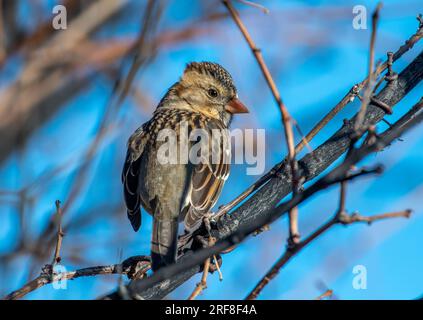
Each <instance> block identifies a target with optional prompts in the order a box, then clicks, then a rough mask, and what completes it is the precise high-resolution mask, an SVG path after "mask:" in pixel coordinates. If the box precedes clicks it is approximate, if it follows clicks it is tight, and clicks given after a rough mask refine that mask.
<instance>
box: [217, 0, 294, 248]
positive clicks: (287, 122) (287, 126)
mask: <svg viewBox="0 0 423 320" xmlns="http://www.w3.org/2000/svg"><path fill="white" fill-rule="evenodd" d="M223 4H224V5H225V6H226V8H227V9H228V10H229V13H230V14H231V16H232V18H233V20H234V21H235V23H236V25H237V26H238V28H239V30H240V31H241V33H242V35H243V36H244V38H245V40H246V41H247V43H248V46H249V47H250V49H251V51H252V53H253V55H254V57H255V59H256V61H257V63H258V64H259V66H260V69H261V71H262V73H263V76H264V78H265V80H266V82H267V84H268V86H269V88H270V90H271V92H272V94H273V97H274V99H275V101H276V103H277V105H278V106H279V110H280V112H281V114H282V122H283V127H284V134H285V140H286V143H287V147H288V160H289V163H290V167H291V179H292V190H293V191H294V192H295V190H297V189H298V179H297V174H296V172H297V170H296V167H297V163H296V161H295V143H294V133H293V131H292V122H291V115H290V114H289V112H288V109H287V108H286V106H285V104H284V102H283V101H282V97H281V94H280V92H279V90H278V88H277V86H276V83H275V81H274V80H273V77H272V75H271V73H270V71H269V68H268V67H267V65H266V62H265V61H264V58H263V55H262V52H261V50H260V49H259V48H258V47H257V46H256V44H255V43H254V41H253V39H252V37H251V35H250V33H249V32H248V30H247V28H246V27H245V25H244V23H243V22H242V20H241V17H240V16H239V14H238V12H237V11H236V10H235V8H234V7H233V6H232V3H231V1H230V0H223ZM289 217H290V219H289V221H290V228H289V230H290V236H289V241H290V242H294V243H295V242H297V241H298V239H299V232H298V209H297V208H295V207H294V208H292V209H291V211H290V213H289Z"/></svg>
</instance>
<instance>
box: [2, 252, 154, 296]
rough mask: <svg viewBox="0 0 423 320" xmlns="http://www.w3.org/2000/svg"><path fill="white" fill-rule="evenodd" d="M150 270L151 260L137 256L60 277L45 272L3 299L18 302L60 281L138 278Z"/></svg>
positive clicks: (47, 267)
mask: <svg viewBox="0 0 423 320" xmlns="http://www.w3.org/2000/svg"><path fill="white" fill-rule="evenodd" d="M44 269H45V271H47V270H48V271H49V270H50V269H51V266H49V265H47V266H46V268H44ZM149 269H150V262H149V258H148V257H145V256H136V257H131V258H129V259H126V260H125V261H123V262H122V263H120V264H112V265H106V266H96V267H89V268H84V269H79V270H75V271H69V272H63V273H61V274H60V277H51V274H50V272H44V270H43V272H42V273H41V274H40V275H39V276H38V277H37V278H35V279H34V280H32V281H30V282H28V283H27V284H25V285H24V286H23V287H22V288H20V289H18V290H16V291H13V292H12V293H10V294H8V295H7V296H6V297H4V298H3V299H5V300H16V299H20V298H22V297H24V296H25V295H27V294H28V293H30V292H32V291H34V290H36V289H38V288H41V287H43V286H45V285H47V284H49V283H53V282H56V281H58V280H60V281H63V280H74V279H76V278H80V277H89V276H98V275H108V274H125V275H127V276H128V277H129V278H131V279H132V278H133V277H134V275H137V278H138V277H139V276H140V274H141V273H146V272H147V271H148V270H149Z"/></svg>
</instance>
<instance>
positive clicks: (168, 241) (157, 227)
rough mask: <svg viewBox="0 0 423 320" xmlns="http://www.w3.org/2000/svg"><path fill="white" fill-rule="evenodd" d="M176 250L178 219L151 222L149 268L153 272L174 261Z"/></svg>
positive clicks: (155, 219)
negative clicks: (151, 234)
mask: <svg viewBox="0 0 423 320" xmlns="http://www.w3.org/2000/svg"><path fill="white" fill-rule="evenodd" d="M177 249H178V219H177V218H176V219H157V218H154V222H153V236H152V240H151V261H152V265H151V268H152V269H153V271H156V270H158V269H159V268H161V267H163V266H166V265H169V264H172V263H174V262H175V261H176V254H177Z"/></svg>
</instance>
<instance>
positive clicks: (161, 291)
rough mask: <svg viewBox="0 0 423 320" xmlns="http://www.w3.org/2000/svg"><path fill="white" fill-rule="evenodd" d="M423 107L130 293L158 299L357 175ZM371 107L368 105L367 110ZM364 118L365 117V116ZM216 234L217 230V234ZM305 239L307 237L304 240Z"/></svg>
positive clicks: (134, 284) (415, 119)
mask: <svg viewBox="0 0 423 320" xmlns="http://www.w3.org/2000/svg"><path fill="white" fill-rule="evenodd" d="M422 106H423V99H422V100H421V101H420V102H419V103H418V104H417V105H416V106H414V107H413V108H412V109H411V110H410V111H409V112H408V113H407V114H406V115H404V116H403V117H402V118H401V119H400V120H398V122H397V123H395V124H394V125H393V126H392V127H391V128H390V129H388V130H387V131H386V132H385V133H384V134H382V135H380V137H379V138H378V139H377V141H376V142H374V143H373V144H371V145H367V144H365V145H363V146H362V147H360V148H359V149H357V150H353V151H352V152H351V153H350V155H349V156H348V158H347V159H345V161H344V162H343V163H342V164H340V165H339V166H337V167H336V168H335V169H333V170H332V171H331V172H330V173H328V174H327V175H326V176H324V177H323V178H321V179H319V180H318V181H317V182H315V183H314V184H313V185H311V186H310V187H309V188H307V189H306V190H304V191H303V192H301V193H298V194H296V195H294V197H293V198H292V199H291V200H289V201H286V202H284V203H282V204H280V205H279V206H277V207H276V208H275V209H273V210H272V209H270V210H269V212H266V211H264V212H263V211H262V214H261V215H259V216H256V219H255V220H254V221H252V222H250V223H249V224H246V223H243V224H240V225H239V227H238V228H236V229H235V231H233V232H231V233H230V234H228V235H227V236H223V237H221V238H220V239H222V240H220V241H218V242H217V243H216V245H215V246H213V247H210V248H207V249H202V250H199V251H197V252H195V253H193V254H187V255H185V256H183V257H182V259H180V260H179V261H178V262H177V263H176V264H174V265H171V266H169V267H166V268H163V269H160V270H159V271H157V272H156V273H155V274H154V275H153V276H151V277H150V278H147V279H144V280H142V281H134V282H132V283H131V284H129V286H128V289H129V292H131V296H132V297H135V298H143V299H149V298H150V299H151V298H154V299H160V298H163V297H164V296H166V295H167V294H168V293H169V292H171V291H172V290H173V289H174V288H176V287H177V286H179V285H180V284H181V283H182V282H181V281H186V280H187V279H188V278H190V277H191V276H192V275H193V274H194V273H196V272H198V271H199V269H200V267H199V264H200V263H202V262H203V261H204V260H205V259H207V258H208V257H210V256H212V255H215V254H218V253H220V252H222V251H224V250H226V249H227V248H229V247H231V246H233V245H234V244H237V243H239V242H240V241H242V240H243V239H244V238H245V237H246V236H248V235H250V234H252V233H253V232H254V231H255V230H257V229H259V228H260V227H262V226H264V225H266V224H268V223H271V222H273V221H275V220H276V219H278V218H280V217H281V216H282V215H283V214H284V213H286V212H287V211H289V210H290V209H291V208H293V207H295V206H297V205H298V204H300V203H301V202H303V201H305V200H306V199H308V198H310V197H311V196H312V195H313V194H315V193H316V192H318V191H320V190H323V189H325V188H327V187H328V186H330V185H332V184H335V183H339V182H342V181H345V180H346V179H351V178H352V177H357V176H358V175H348V176H347V175H346V173H347V172H348V171H349V170H350V168H351V166H352V165H354V164H356V163H357V162H359V161H361V160H362V159H363V158H365V157H366V156H368V155H369V154H370V153H372V152H376V151H380V150H381V149H382V148H384V147H385V146H387V145H389V144H390V143H391V142H392V141H394V140H395V139H397V138H398V137H400V136H401V135H402V134H403V133H404V132H405V131H406V130H408V129H410V128H412V127H413V126H414V125H417V124H418V123H420V122H421V121H422V120H423V113H422V112H421V110H422ZM369 107H371V106H369ZM371 110H372V109H371V108H369V111H371ZM366 121H367V118H366ZM371 172H372V171H371V170H370V171H363V172H362V174H367V173H371ZM217 234H218V235H219V233H217ZM305 241H307V240H305ZM107 298H120V296H119V294H118V293H114V294H111V295H109V296H108V297H107Z"/></svg>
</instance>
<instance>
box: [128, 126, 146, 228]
mask: <svg viewBox="0 0 423 320" xmlns="http://www.w3.org/2000/svg"><path fill="white" fill-rule="evenodd" d="M146 140H147V137H146V134H145V131H144V130H143V127H141V128H139V129H138V130H137V131H136V132H135V133H134V134H133V135H132V136H131V138H130V139H129V143H128V151H127V153H126V160H125V165H124V167H123V171H122V184H123V194H124V198H125V204H126V208H127V214H128V219H129V221H130V222H131V225H132V227H133V228H134V230H135V231H138V229H139V228H140V226H141V202H140V201H141V199H140V196H139V194H138V183H139V174H140V162H141V155H142V152H143V150H144V146H145V143H146Z"/></svg>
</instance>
